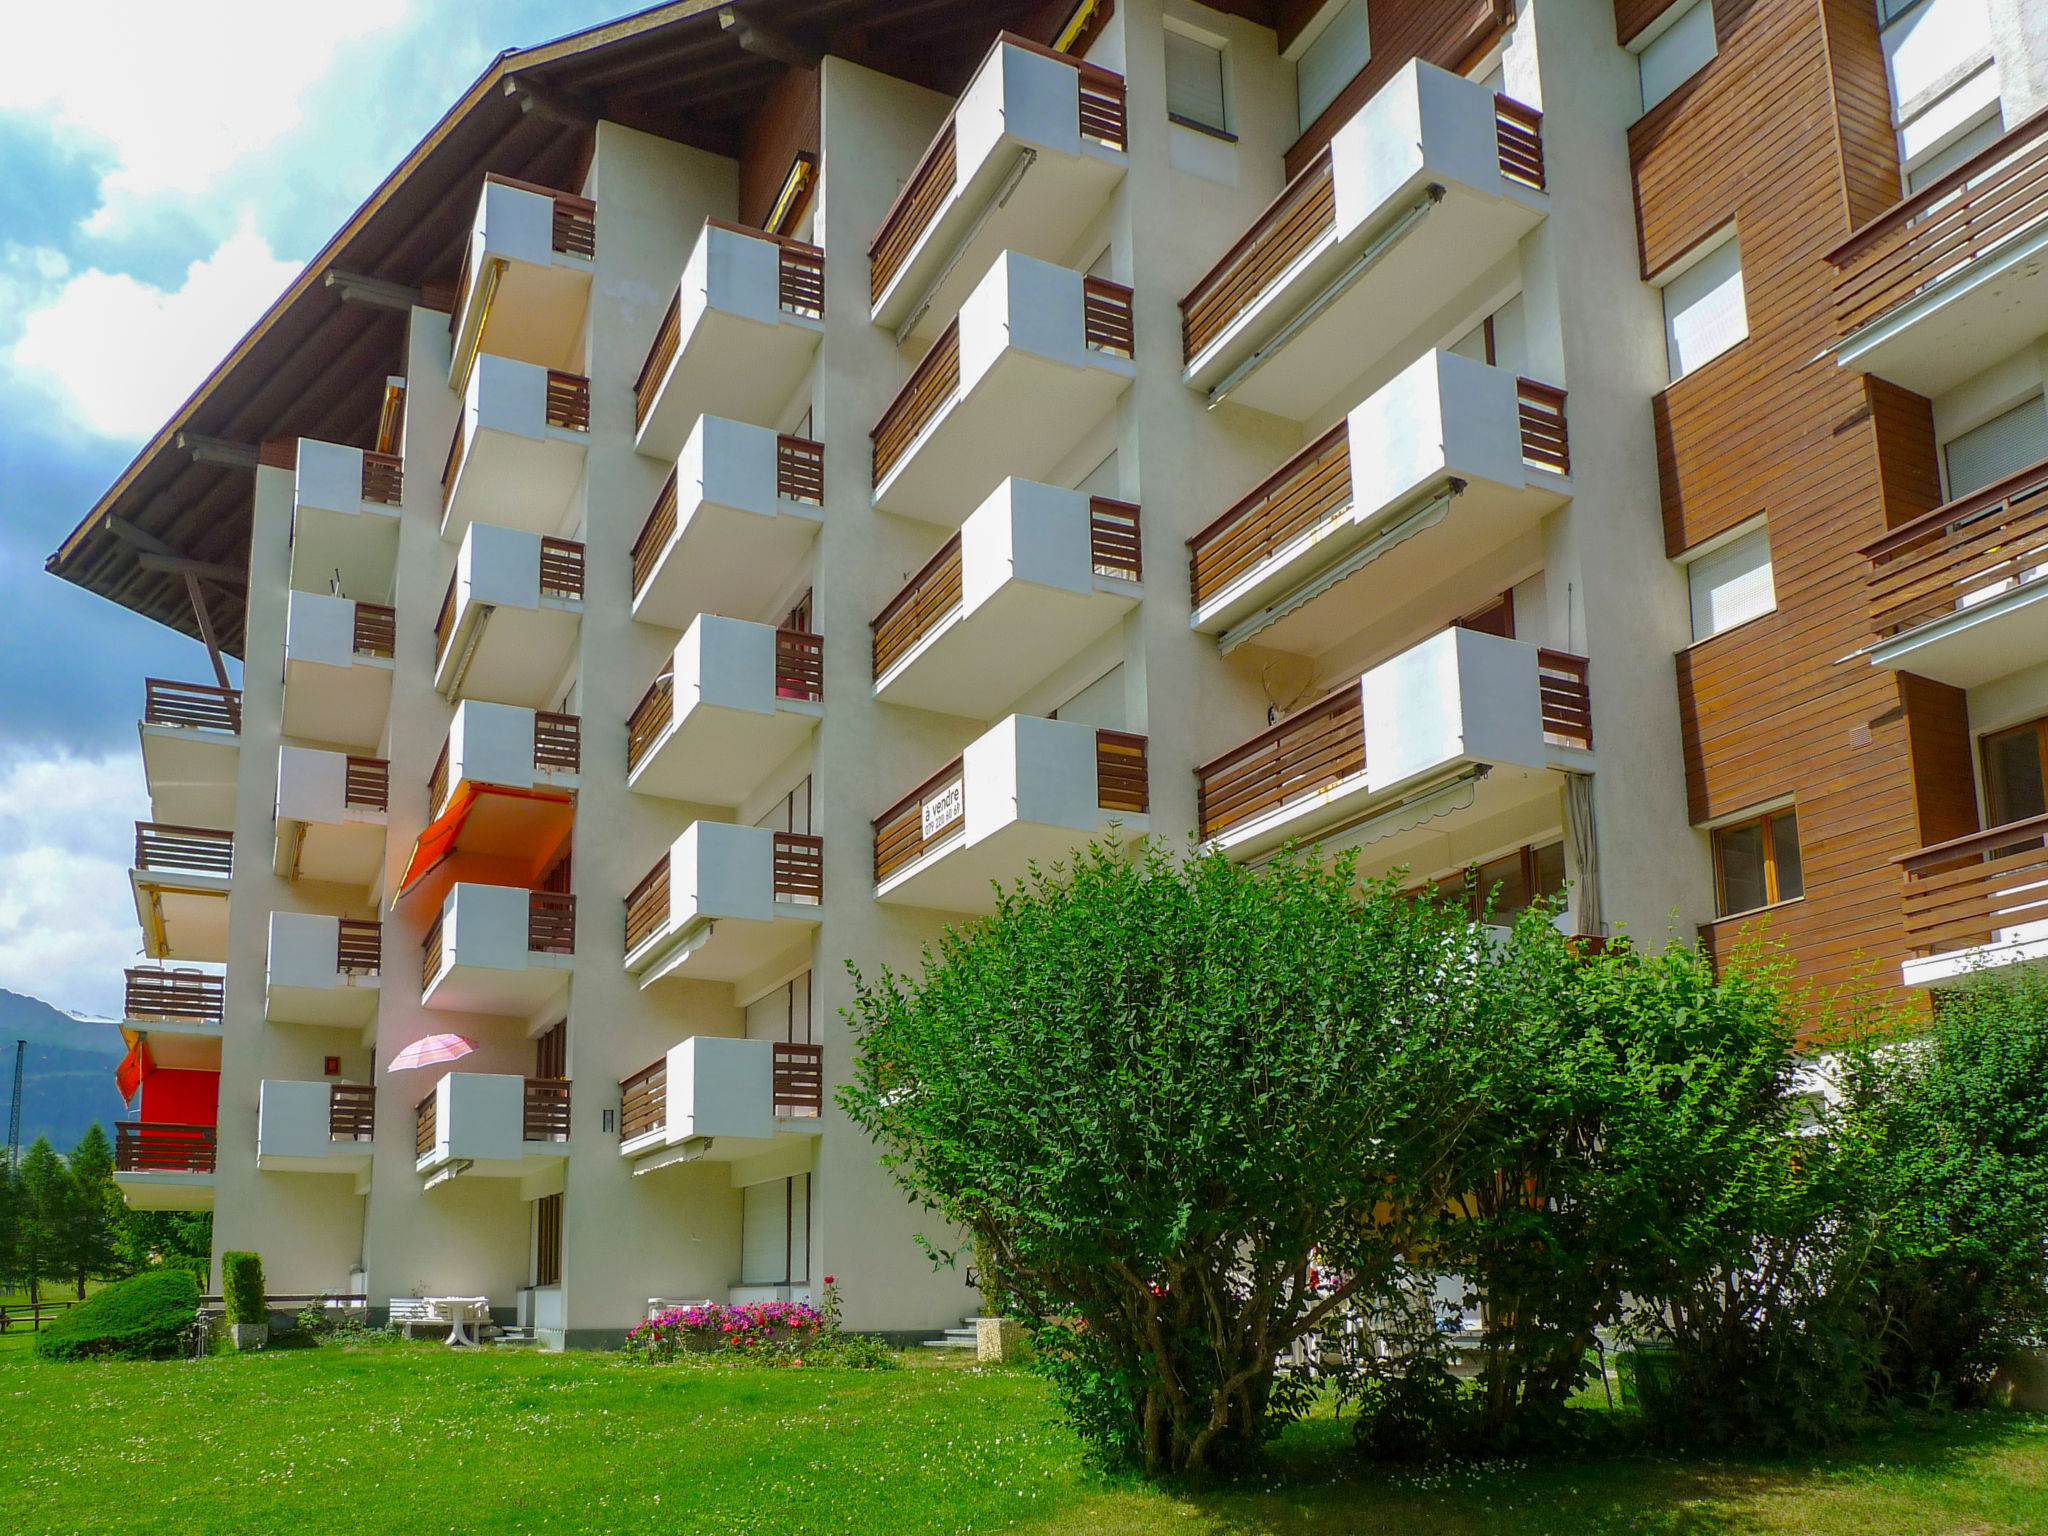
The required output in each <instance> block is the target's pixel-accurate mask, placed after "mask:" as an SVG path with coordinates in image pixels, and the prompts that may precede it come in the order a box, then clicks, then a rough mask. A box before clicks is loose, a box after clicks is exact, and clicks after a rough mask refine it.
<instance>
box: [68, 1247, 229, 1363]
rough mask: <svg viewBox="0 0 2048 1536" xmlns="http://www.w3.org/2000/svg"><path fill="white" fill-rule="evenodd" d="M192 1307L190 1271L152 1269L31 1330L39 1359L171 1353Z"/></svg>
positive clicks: (194, 1294)
mask: <svg viewBox="0 0 2048 1536" xmlns="http://www.w3.org/2000/svg"><path fill="white" fill-rule="evenodd" d="M198 1311H199V1282H198V1281H197V1280H195V1279H193V1277H192V1274H191V1271H189V1270H183V1269H153V1270H150V1271H149V1272H148V1273H147V1274H141V1275H136V1276H134V1277H133V1278H132V1279H128V1280H123V1281H121V1282H120V1283H119V1284H117V1285H110V1286H108V1287H107V1288H106V1289H105V1290H103V1291H96V1292H94V1293H93V1294H92V1295H91V1296H88V1297H87V1298H86V1299H85V1300H84V1301H82V1302H80V1303H79V1304H78V1305H77V1306H75V1307H72V1308H69V1309H68V1310H67V1311H65V1312H64V1313H63V1315H62V1316H60V1317H58V1318H57V1319H56V1321H54V1322H52V1323H51V1324H50V1325H49V1326H48V1327H47V1328H45V1329H43V1331H42V1332H41V1333H38V1334H37V1335H36V1353H37V1354H38V1355H40V1356H41V1357H42V1358H43V1359H45V1360H85V1359H89V1358H91V1357H93V1356H95V1355H113V1356H121V1357H124V1358H127V1359H131V1360H148V1359H153V1358H155V1357H156V1356H159V1355H167V1354H175V1353H176V1352H177V1349H178V1337H179V1335H180V1334H182V1333H184V1331H185V1330H186V1329H187V1328H189V1327H191V1326H192V1319H193V1317H194V1316H195V1315H197V1313H198Z"/></svg>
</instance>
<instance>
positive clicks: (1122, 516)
mask: <svg viewBox="0 0 2048 1536" xmlns="http://www.w3.org/2000/svg"><path fill="white" fill-rule="evenodd" d="M1088 559H1089V563H1090V564H1091V565H1092V566H1093V568H1094V571H1095V574H1096V575H1098V576H1121V577H1122V578H1123V579H1124V580H1125V581H1142V580H1143V579H1144V575H1145V557H1144V552H1143V550H1142V549H1141V548H1140V546H1139V542H1138V508H1137V505H1136V504H1135V503H1133V502H1128V501H1111V500H1110V499H1109V498H1108V497H1107V496H1094V497H1091V498H1089V501H1088Z"/></svg>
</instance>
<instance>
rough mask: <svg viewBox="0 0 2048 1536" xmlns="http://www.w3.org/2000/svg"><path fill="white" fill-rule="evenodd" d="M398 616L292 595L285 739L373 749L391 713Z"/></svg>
mask: <svg viewBox="0 0 2048 1536" xmlns="http://www.w3.org/2000/svg"><path fill="white" fill-rule="evenodd" d="M397 643H398V616H397V614H395V613H394V612H393V611H392V610H391V609H389V608H385V607H380V606H379V605H377V604H375V603H359V602H355V601H353V600H351V599H349V598H346V597H331V596H329V595H328V594H326V593H324V592H294V593H292V594H291V596H290V597H289V599H288V600H287V607H286V611H285V631H284V734H285V735H287V736H296V737H298V738H300V739H301V740H303V741H325V742H331V743H332V744H333V745H335V746H338V747H361V748H363V749H365V750H374V749H375V748H376V747H377V746H378V744H379V743H381V742H382V741H383V739H384V721H385V717H386V715H387V714H388V713H389V711H390V708H391V672H392V660H391V658H392V652H393V651H394V650H395V649H396V647H397Z"/></svg>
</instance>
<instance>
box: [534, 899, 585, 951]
mask: <svg viewBox="0 0 2048 1536" xmlns="http://www.w3.org/2000/svg"><path fill="white" fill-rule="evenodd" d="M526 949H527V952H528V953H529V954H540V955H573V954H575V953H576V898H575V897H574V896H572V895H570V894H569V893H568V892H567V891H529V892H527V896H526Z"/></svg>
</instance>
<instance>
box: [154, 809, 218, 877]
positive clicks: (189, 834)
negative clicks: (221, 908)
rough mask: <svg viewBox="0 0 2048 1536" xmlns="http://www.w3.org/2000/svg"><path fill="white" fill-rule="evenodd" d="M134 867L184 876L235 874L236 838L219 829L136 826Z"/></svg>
mask: <svg viewBox="0 0 2048 1536" xmlns="http://www.w3.org/2000/svg"><path fill="white" fill-rule="evenodd" d="M135 867H136V868H137V869H149V870H158V871H162V872H166V873H176V874H182V875H232V874H233V873H234V872H235V835H234V833H232V832H223V831H221V830H219V829H218V828H216V827H177V826H172V825H170V824H169V823H167V822H161V821H138V822H137V823H135Z"/></svg>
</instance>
